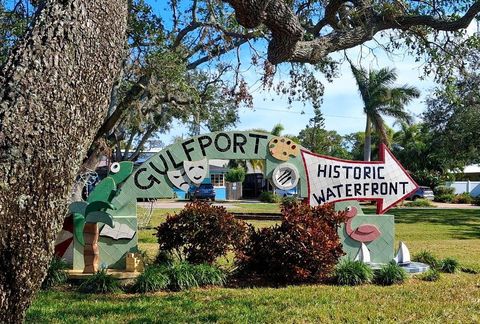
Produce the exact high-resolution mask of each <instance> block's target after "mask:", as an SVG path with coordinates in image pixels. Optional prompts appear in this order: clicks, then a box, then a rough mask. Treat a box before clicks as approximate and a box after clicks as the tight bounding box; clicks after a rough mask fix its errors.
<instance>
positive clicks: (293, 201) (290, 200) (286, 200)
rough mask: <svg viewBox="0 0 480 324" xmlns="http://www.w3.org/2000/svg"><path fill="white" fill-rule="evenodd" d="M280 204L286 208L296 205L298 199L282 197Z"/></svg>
mask: <svg viewBox="0 0 480 324" xmlns="http://www.w3.org/2000/svg"><path fill="white" fill-rule="evenodd" d="M281 204H282V206H286V207H288V206H294V205H296V204H298V199H297V197H283V198H282V202H281Z"/></svg>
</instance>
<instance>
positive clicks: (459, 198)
mask: <svg viewBox="0 0 480 324" xmlns="http://www.w3.org/2000/svg"><path fill="white" fill-rule="evenodd" d="M452 203H454V204H471V203H473V198H472V196H471V195H470V194H469V193H468V192H464V193H461V194H458V195H455V197H453V199H452Z"/></svg>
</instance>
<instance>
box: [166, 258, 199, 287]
mask: <svg viewBox="0 0 480 324" xmlns="http://www.w3.org/2000/svg"><path fill="white" fill-rule="evenodd" d="M192 268H193V267H192V265H191V264H190V263H187V262H175V263H173V264H172V265H171V266H169V267H168V276H169V278H170V286H169V288H170V289H172V290H185V289H190V288H195V287H198V281H197V279H196V278H195V275H194V271H193V269H192Z"/></svg>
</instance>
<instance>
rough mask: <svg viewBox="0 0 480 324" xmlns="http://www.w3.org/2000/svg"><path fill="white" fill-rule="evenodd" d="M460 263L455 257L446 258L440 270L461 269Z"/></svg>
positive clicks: (453, 270)
mask: <svg viewBox="0 0 480 324" xmlns="http://www.w3.org/2000/svg"><path fill="white" fill-rule="evenodd" d="M459 268H460V263H459V262H458V260H457V259H454V258H445V259H443V260H442V261H441V262H440V270H441V271H442V272H446V273H455V272H457V271H458V270H459Z"/></svg>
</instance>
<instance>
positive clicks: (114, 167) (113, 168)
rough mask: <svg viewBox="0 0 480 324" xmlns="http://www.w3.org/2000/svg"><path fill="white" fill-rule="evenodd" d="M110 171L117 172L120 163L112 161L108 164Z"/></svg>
mask: <svg viewBox="0 0 480 324" xmlns="http://www.w3.org/2000/svg"><path fill="white" fill-rule="evenodd" d="M110 171H112V172H113V173H118V171H120V163H118V162H115V163H113V164H112V165H111V166H110Z"/></svg>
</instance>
